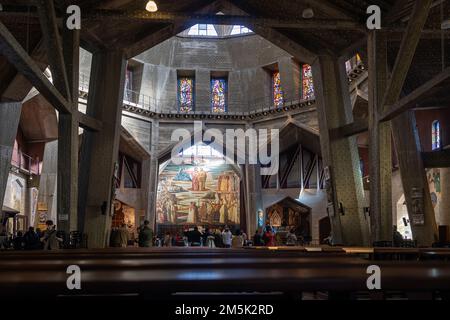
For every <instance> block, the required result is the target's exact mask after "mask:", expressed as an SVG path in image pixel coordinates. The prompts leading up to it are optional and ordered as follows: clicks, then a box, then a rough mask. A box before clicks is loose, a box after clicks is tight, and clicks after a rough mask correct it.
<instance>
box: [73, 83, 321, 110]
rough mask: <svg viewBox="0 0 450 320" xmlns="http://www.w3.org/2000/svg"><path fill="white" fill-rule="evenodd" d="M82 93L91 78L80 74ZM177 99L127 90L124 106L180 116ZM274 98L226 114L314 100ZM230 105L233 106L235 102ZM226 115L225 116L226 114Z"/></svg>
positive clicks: (258, 101)
mask: <svg viewBox="0 0 450 320" xmlns="http://www.w3.org/2000/svg"><path fill="white" fill-rule="evenodd" d="M79 89H80V92H81V93H83V94H82V95H81V96H84V97H87V95H88V92H89V77H88V76H87V75H85V74H80V82H79ZM176 100H177V99H164V98H155V97H151V96H149V95H146V94H143V93H139V92H137V91H133V90H129V89H125V91H124V96H123V101H124V102H123V103H124V105H127V106H130V107H135V108H139V109H143V110H145V111H149V112H154V113H169V114H170V113H173V114H179V113H180V112H179V111H178V101H176ZM272 100H273V99H272V96H262V97H258V98H254V99H252V100H251V101H248V102H247V103H244V104H241V105H240V109H241V110H244V109H245V110H246V111H240V112H233V111H231V112H228V111H227V112H225V113H226V114H227V115H251V114H256V113H260V112H268V111H271V110H277V109H280V108H283V107H289V106H291V105H297V104H301V103H307V104H308V105H310V104H311V103H312V101H314V99H310V100H305V99H303V98H302V97H301V96H300V95H296V96H294V97H293V98H291V99H290V100H289V101H284V102H283V104H279V105H274V104H273V103H272ZM228 102H229V105H233V102H231V103H230V101H228ZM225 113H224V114H225ZM183 114H188V115H189V114H199V115H202V114H207V115H210V114H213V115H216V114H217V115H219V114H221V113H214V112H212V111H210V110H209V111H197V110H194V111H192V112H183Z"/></svg>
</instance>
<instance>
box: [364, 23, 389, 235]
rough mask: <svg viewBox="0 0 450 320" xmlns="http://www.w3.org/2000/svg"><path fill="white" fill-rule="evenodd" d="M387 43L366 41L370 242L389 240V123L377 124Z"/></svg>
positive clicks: (377, 37) (374, 36) (378, 38)
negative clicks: (367, 64) (367, 62)
mask: <svg viewBox="0 0 450 320" xmlns="http://www.w3.org/2000/svg"><path fill="white" fill-rule="evenodd" d="M386 45H387V42H386V37H385V35H383V34H382V33H378V32H376V31H372V32H371V33H370V34H369V39H368V61H369V156H370V220H371V242H372V243H373V242H375V241H392V235H393V230H392V229H393V228H392V145H391V141H392V138H391V123H390V122H383V123H380V122H379V118H380V116H381V114H382V113H383V111H384V106H383V99H384V93H385V91H386V85H387V47H386Z"/></svg>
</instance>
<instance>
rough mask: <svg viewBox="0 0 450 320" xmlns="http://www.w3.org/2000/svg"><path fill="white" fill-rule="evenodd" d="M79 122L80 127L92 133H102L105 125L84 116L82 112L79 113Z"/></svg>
mask: <svg viewBox="0 0 450 320" xmlns="http://www.w3.org/2000/svg"><path fill="white" fill-rule="evenodd" d="M77 117H78V121H79V123H80V127H82V128H83V129H87V130H91V131H96V132H98V131H101V130H102V128H103V123H102V122H101V121H99V120H97V119H95V118H93V117H91V116H88V115H87V114H84V113H82V112H80V111H77Z"/></svg>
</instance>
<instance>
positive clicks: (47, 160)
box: [35, 141, 59, 228]
mask: <svg viewBox="0 0 450 320" xmlns="http://www.w3.org/2000/svg"><path fill="white" fill-rule="evenodd" d="M57 180H58V141H51V142H47V143H46V144H45V149H44V159H43V160H42V172H41V176H40V178H39V193H38V202H43V203H45V204H46V205H47V213H48V218H49V219H50V220H54V221H56V220H57V201H56V200H57V194H58V192H57V187H56V185H57ZM35 221H36V223H35V224H36V225H35V226H37V221H38V219H37V218H36V219H35ZM57 227H58V228H59V226H57Z"/></svg>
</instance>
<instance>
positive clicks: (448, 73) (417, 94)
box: [380, 68, 450, 121]
mask: <svg viewBox="0 0 450 320" xmlns="http://www.w3.org/2000/svg"><path fill="white" fill-rule="evenodd" d="M449 79H450V68H447V69H445V70H444V71H443V72H441V73H440V74H438V75H437V76H435V77H434V78H432V79H431V80H429V81H427V82H426V83H424V84H423V85H422V86H420V87H419V88H417V89H416V90H414V91H413V92H411V93H410V94H409V95H407V96H406V97H404V98H402V99H401V100H399V101H398V102H397V103H395V104H394V105H392V106H387V107H386V111H385V112H384V114H383V115H382V116H381V118H380V121H388V120H392V119H393V118H395V117H396V116H398V115H399V114H401V113H403V112H405V111H407V110H410V109H414V108H415V107H416V106H417V104H418V103H419V102H420V100H422V99H424V97H426V96H430V94H432V92H431V90H433V89H436V87H438V86H440V85H442V84H443V83H444V82H446V81H447V80H449Z"/></svg>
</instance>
